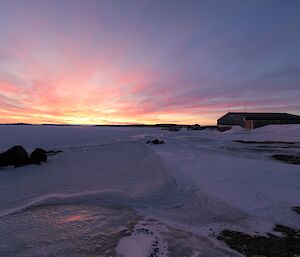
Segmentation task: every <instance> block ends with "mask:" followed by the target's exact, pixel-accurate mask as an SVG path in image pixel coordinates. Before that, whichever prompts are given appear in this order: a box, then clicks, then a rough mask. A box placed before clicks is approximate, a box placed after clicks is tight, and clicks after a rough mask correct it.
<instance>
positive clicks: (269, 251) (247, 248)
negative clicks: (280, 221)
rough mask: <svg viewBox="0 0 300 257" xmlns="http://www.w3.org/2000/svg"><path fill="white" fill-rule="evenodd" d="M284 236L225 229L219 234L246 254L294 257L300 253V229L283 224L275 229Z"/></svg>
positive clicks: (234, 247)
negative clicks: (251, 233) (250, 233)
mask: <svg viewBox="0 0 300 257" xmlns="http://www.w3.org/2000/svg"><path fill="white" fill-rule="evenodd" d="M273 230H274V231H275V232H280V233H281V234H282V236H277V235H275V234H272V233H268V236H264V235H248V234H245V233H242V232H238V231H233V230H223V231H222V233H221V234H220V235H219V236H218V239H219V240H222V241H224V242H225V243H226V244H227V245H228V246H229V247H230V248H232V249H234V250H236V251H238V252H240V253H242V254H244V255H245V256H266V257H279V256H280V257H294V256H298V255H300V231H299V230H295V229H293V228H289V227H286V226H283V225H276V226H275V227H274V229H273Z"/></svg>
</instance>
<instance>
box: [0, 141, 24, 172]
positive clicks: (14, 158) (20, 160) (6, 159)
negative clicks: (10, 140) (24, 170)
mask: <svg viewBox="0 0 300 257" xmlns="http://www.w3.org/2000/svg"><path fill="white" fill-rule="evenodd" d="M28 163H29V157H28V153H27V151H26V150H25V149H24V148H23V147H22V146H20V145H16V146H14V147H12V148H10V149H8V150H7V151H6V152H4V153H1V154H0V167H4V166H8V165H14V166H15V167H20V166H23V165H26V164H28Z"/></svg>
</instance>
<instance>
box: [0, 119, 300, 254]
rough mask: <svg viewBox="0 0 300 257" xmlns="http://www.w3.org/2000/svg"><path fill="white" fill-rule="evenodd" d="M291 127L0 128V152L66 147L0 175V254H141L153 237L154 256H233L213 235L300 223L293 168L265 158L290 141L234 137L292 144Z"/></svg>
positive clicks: (295, 131)
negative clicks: (259, 143)
mask: <svg viewBox="0 0 300 257" xmlns="http://www.w3.org/2000/svg"><path fill="white" fill-rule="evenodd" d="M299 129H300V127H299V125H281V126H267V127H264V128H260V129H256V130H253V131H251V132H247V131H244V130H243V129H241V128H235V129H233V130H231V131H227V132H223V133H220V132H218V131H214V130H203V131H186V130H185V129H182V130H181V131H178V132H169V131H165V130H161V129H153V128H152V129H149V128H117V127H54V126H49V127H47V126H1V127H0V132H1V143H0V144H1V145H0V148H1V150H5V149H7V148H8V147H11V146H12V145H16V144H19V145H23V146H25V147H26V148H27V149H34V148H35V147H44V148H47V149H62V150H64V152H63V153H62V154H59V155H56V156H53V157H52V158H51V159H50V160H49V162H48V163H46V164H44V165H42V166H27V167H22V168H17V169H14V168H8V169H7V168H5V169H4V168H2V169H1V170H0V217H1V218H0V256H1V257H2V256H3V257H4V256H122V255H124V256H126V257H127V256H132V257H133V256H139V257H143V256H149V255H150V254H152V253H151V251H153V246H152V245H153V244H154V245H157V249H159V251H158V252H156V253H155V254H157V255H156V256H240V255H239V254H238V253H237V252H235V251H232V250H230V249H229V248H228V247H226V246H225V245H224V244H222V243H220V242H218V241H217V240H216V239H215V237H214V235H215V234H217V233H218V232H219V231H220V230H222V229H224V228H235V229H238V230H242V231H247V232H249V233H255V232H260V233H266V232H269V230H270V228H271V227H272V226H273V225H274V224H283V225H287V226H291V227H293V228H298V229H299V228H300V220H299V215H297V214H296V213H295V212H293V211H292V210H291V208H292V207H293V206H300V197H299V196H300V186H299V185H300V175H299V174H300V173H299V172H300V167H299V166H297V165H290V164H286V163H282V162H278V161H275V160H272V159H271V158H270V155H271V154H272V153H282V152H284V153H292V154H296V155H299V148H297V147H291V148H282V147H280V145H279V147H272V148H258V147H256V146H252V145H244V144H240V143H237V142H234V141H233V140H253V141H266V140H268V141H285V142H287V141H290V142H300V132H299ZM153 138H159V139H163V140H164V141H165V142H166V144H164V145H159V146H154V145H147V144H145V142H146V141H147V140H148V139H153ZM130 231H133V233H131V232H130ZM154 248H155V247H154ZM153 254H154V253H153ZM153 256H155V255H153Z"/></svg>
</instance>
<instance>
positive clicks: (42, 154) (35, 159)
mask: <svg viewBox="0 0 300 257" xmlns="http://www.w3.org/2000/svg"><path fill="white" fill-rule="evenodd" d="M46 161H47V151H45V150H44V149H41V148H36V149H35V150H34V151H33V152H32V153H31V154H30V163H33V164H38V165H40V164H41V162H46Z"/></svg>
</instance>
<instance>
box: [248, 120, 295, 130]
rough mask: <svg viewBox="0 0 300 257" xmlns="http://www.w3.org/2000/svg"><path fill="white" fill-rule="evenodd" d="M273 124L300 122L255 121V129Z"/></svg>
mask: <svg viewBox="0 0 300 257" xmlns="http://www.w3.org/2000/svg"><path fill="white" fill-rule="evenodd" d="M271 124H300V120H253V128H259V127H263V126H266V125H271Z"/></svg>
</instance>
